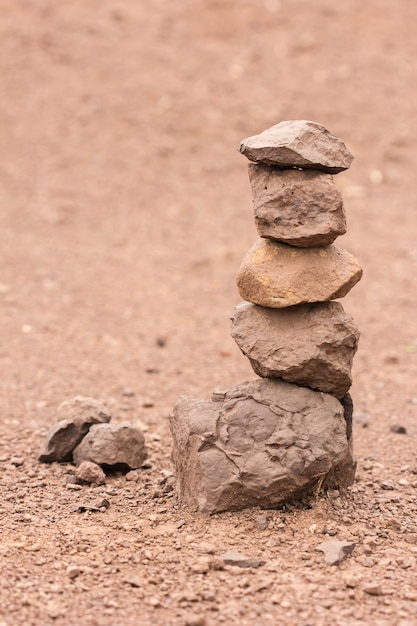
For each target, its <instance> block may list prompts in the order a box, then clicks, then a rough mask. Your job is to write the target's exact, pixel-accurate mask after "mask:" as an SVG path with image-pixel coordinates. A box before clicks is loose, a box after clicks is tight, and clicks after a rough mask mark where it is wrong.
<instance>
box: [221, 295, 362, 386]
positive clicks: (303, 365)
mask: <svg viewBox="0 0 417 626" xmlns="http://www.w3.org/2000/svg"><path fill="white" fill-rule="evenodd" d="M231 335H232V337H233V339H234V340H235V341H236V343H237V345H238V346H239V348H240V349H241V350H242V352H243V354H244V355H245V356H247V357H248V359H249V361H250V363H251V365H252V367H253V370H254V371H255V373H256V374H258V375H259V376H262V377H267V378H281V379H282V380H285V381H287V382H291V383H297V384H298V385H303V386H306V387H310V388H312V389H317V390H320V391H324V392H327V393H331V394H333V395H334V396H336V397H337V398H342V397H343V396H344V395H345V394H346V393H347V391H348V390H349V388H350V386H351V384H352V374H351V370H352V361H353V357H354V355H355V352H356V350H357V346H358V340H359V331H358V328H357V327H356V325H355V323H354V321H353V319H352V317H351V316H350V315H348V314H347V313H345V311H344V310H343V307H342V305H341V304H340V303H339V302H317V303H314V304H299V305H296V306H293V307H290V308H285V309H271V308H265V307H261V306H258V305H256V304H249V303H248V302H242V303H241V304H240V305H238V306H237V307H236V308H235V311H234V314H233V317H232V327H231Z"/></svg>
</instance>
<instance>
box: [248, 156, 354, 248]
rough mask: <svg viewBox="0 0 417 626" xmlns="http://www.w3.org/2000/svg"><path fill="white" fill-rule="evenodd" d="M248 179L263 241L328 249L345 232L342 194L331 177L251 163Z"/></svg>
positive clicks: (318, 173) (257, 224) (257, 223)
mask: <svg viewBox="0 0 417 626" xmlns="http://www.w3.org/2000/svg"><path fill="white" fill-rule="evenodd" d="M249 179H250V182H251V186H252V198H253V206H254V210H255V224H256V228H257V229H258V232H259V234H260V236H261V237H267V238H268V239H276V240H278V241H284V242H285V243H288V244H291V245H292V246H299V247H302V248H304V247H311V246H327V245H329V244H331V243H333V241H334V240H335V239H336V237H338V236H339V235H343V234H344V233H345V232H346V217H345V212H344V209H343V200H342V194H341V193H340V191H339V189H338V188H337V187H336V185H335V184H334V183H333V177H332V176H331V175H330V174H325V173H324V172H315V171H313V170H303V171H300V170H278V169H276V168H272V167H268V166H267V165H260V164H258V163H256V164H255V163H250V164H249Z"/></svg>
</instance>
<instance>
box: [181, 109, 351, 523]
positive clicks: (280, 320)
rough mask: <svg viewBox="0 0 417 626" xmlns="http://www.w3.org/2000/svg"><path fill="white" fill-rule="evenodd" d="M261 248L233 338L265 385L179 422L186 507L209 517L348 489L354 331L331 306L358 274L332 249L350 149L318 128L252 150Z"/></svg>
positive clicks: (184, 412) (296, 128)
mask: <svg viewBox="0 0 417 626" xmlns="http://www.w3.org/2000/svg"><path fill="white" fill-rule="evenodd" d="M240 151H241V152H242V154H244V155H245V156H246V157H247V158H248V159H249V160H250V161H252V162H251V163H250V165H249V178H250V182H251V187H252V194H253V203H254V211H255V223H256V227H257V229H258V232H259V235H260V237H261V238H260V239H259V240H258V241H257V242H255V244H254V245H253V246H252V248H251V249H250V250H249V252H248V253H247V254H246V256H245V258H244V260H243V262H242V265H241V267H240V269H239V272H238V276H237V285H238V288H239V291H240V295H241V296H242V298H243V299H244V300H245V302H243V303H241V304H240V305H238V306H237V307H236V309H235V311H234V314H233V317H232V329H231V334H232V337H233V338H234V339H235V341H236V343H237V344H238V346H239V348H240V349H241V350H242V352H243V354H244V355H245V356H247V357H248V359H249V361H250V363H251V365H252V368H253V370H254V371H255V373H256V374H258V375H259V376H260V377H261V378H260V379H258V380H255V381H250V382H244V383H242V384H240V385H237V386H235V387H231V388H227V389H220V390H216V391H215V392H214V393H213V395H212V398H211V400H199V399H195V398H190V397H186V396H182V397H180V398H179V399H178V401H177V403H176V405H175V407H174V410H173V412H172V415H171V418H170V421H171V431H172V435H173V460H174V463H175V466H176V470H177V475H178V483H179V496H180V500H181V502H182V503H184V504H188V505H191V506H193V507H194V508H197V509H198V510H200V511H202V512H204V513H207V514H211V513H216V512H220V511H225V510H234V509H240V508H244V507H248V506H263V507H266V508H268V507H269V508H271V507H274V506H277V505H279V504H281V503H283V502H285V501H286V500H288V499H292V498H299V497H302V496H304V495H306V494H309V493H313V492H315V491H316V490H317V489H319V488H320V487H322V486H327V487H345V486H348V485H350V484H351V483H352V482H353V479H354V475H355V469H356V463H355V460H354V458H353V454H352V438H351V435H352V410H353V406H352V401H351V398H350V395H349V394H348V390H349V388H350V386H351V384H352V377H351V369H352V360H353V356H354V354H355V352H356V349H357V345H358V339H359V331H358V329H357V327H356V325H355V323H354V321H353V319H352V318H351V317H350V316H349V315H348V314H347V313H345V311H344V310H343V307H342V305H341V304H340V303H339V302H334V299H336V298H342V297H343V296H345V295H346V294H347V293H348V292H349V291H350V289H351V288H352V287H353V286H354V285H355V284H356V283H357V282H358V281H359V280H360V278H361V276H362V269H361V268H360V266H359V264H358V262H357V261H356V259H355V258H354V257H353V256H352V255H351V254H349V253H348V252H347V251H346V250H344V249H342V248H339V247H338V246H336V245H335V244H333V242H334V240H335V239H336V238H337V237H338V236H339V235H342V234H344V233H345V232H346V219H345V214H344V210H343V201H342V197H341V194H340V191H339V190H338V188H337V187H336V186H335V184H334V183H333V178H332V174H337V173H338V172H341V171H343V170H345V169H347V168H348V167H349V165H350V163H351V161H352V158H353V157H352V155H351V154H350V152H349V151H348V150H347V148H346V146H345V145H344V143H343V142H342V141H341V140H340V139H338V138H337V137H335V136H333V135H331V134H330V133H329V132H328V131H327V130H326V129H325V128H324V127H323V126H321V125H320V124H317V123H315V122H309V121H304V120H295V121H287V122H281V123H280V124H277V125H276V126H273V127H272V128H269V129H268V130H266V131H264V132H263V133H261V134H260V135H257V136H255V137H249V138H248V139H245V140H244V141H243V142H242V143H241V146H240Z"/></svg>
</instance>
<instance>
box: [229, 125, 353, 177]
mask: <svg viewBox="0 0 417 626" xmlns="http://www.w3.org/2000/svg"><path fill="white" fill-rule="evenodd" d="M240 152H241V153H242V154H244V155H245V156H246V157H247V158H248V159H249V160H250V161H255V162H257V163H264V164H265V165H275V166H278V167H281V168H289V167H299V168H302V169H313V170H322V171H324V172H329V173H330V174H337V173H338V172H342V171H343V170H346V169H348V167H349V166H350V164H351V162H352V159H353V156H352V154H351V153H350V152H349V150H348V149H347V148H346V146H345V144H344V143H343V141H342V140H341V139H339V138H338V137H335V135H332V134H331V133H329V131H328V130H326V128H324V126H322V125H321V124H317V123H316V122H310V121H308V120H288V121H285V122H281V123H280V124H275V126H272V127H271V128H267V129H266V130H264V131H263V132H262V133H260V134H259V135H254V136H253V137H248V138H247V139H244V140H243V141H242V142H241V144H240Z"/></svg>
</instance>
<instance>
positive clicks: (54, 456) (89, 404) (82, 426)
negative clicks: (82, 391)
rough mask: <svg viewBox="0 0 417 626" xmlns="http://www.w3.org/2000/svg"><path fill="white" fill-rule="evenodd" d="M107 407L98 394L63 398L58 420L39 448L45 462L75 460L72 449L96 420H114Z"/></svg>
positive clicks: (40, 457) (98, 422)
mask: <svg viewBox="0 0 417 626" xmlns="http://www.w3.org/2000/svg"><path fill="white" fill-rule="evenodd" d="M110 417H111V416H110V413H109V411H108V409H107V407H106V406H105V405H104V404H103V403H102V402H99V401H98V400H95V399H94V398H89V397H87V396H76V397H75V398H72V399H71V400H66V401H65V402H63V403H62V404H61V405H60V406H59V407H58V411H57V418H58V420H59V421H58V422H57V423H55V424H54V425H53V426H52V427H51V429H50V431H49V433H48V435H47V436H46V439H45V441H44V442H43V444H42V446H41V449H40V451H39V455H38V459H39V461H41V463H53V462H54V461H58V462H65V461H71V459H72V452H73V450H74V448H75V447H76V446H78V444H79V443H80V441H81V440H82V438H83V437H84V436H85V435H86V434H87V433H88V431H89V429H90V426H92V425H93V424H100V423H106V422H109V421H110Z"/></svg>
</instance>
